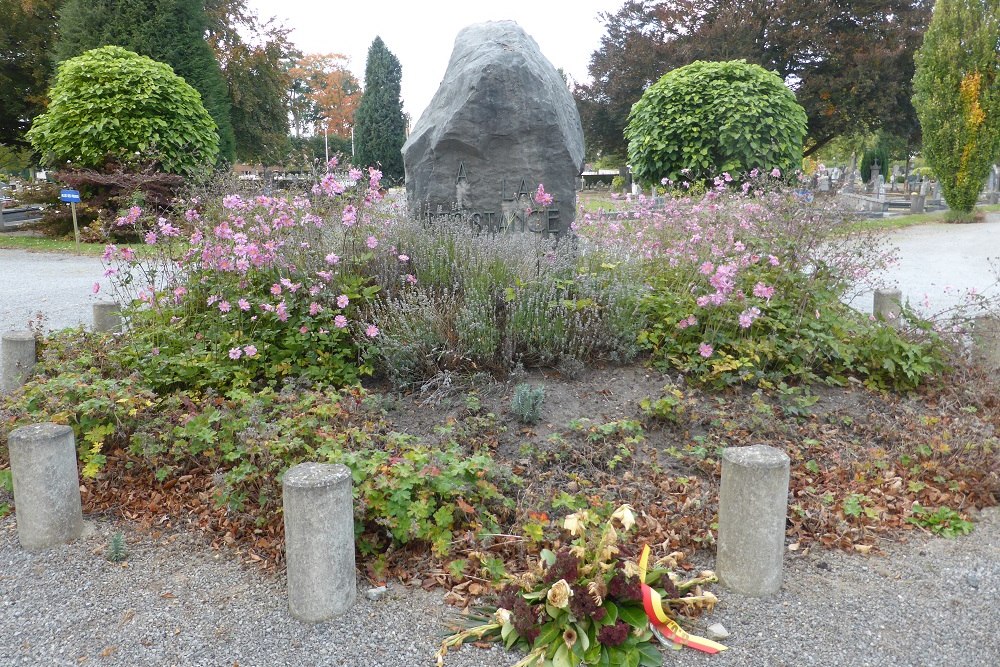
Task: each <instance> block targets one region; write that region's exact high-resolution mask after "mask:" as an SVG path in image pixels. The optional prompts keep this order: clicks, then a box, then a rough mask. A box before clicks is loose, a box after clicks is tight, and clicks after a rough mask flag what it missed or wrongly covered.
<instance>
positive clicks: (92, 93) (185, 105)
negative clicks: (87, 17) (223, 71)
mask: <svg viewBox="0 0 1000 667" xmlns="http://www.w3.org/2000/svg"><path fill="white" fill-rule="evenodd" d="M50 96H51V102H50V103H49V107H48V110H47V111H46V112H45V113H44V114H42V115H41V116H39V117H38V118H36V119H35V122H34V125H33V126H32V128H31V130H30V131H29V132H28V135H27V136H28V138H29V139H30V140H31V143H32V145H33V146H34V147H35V149H36V150H37V151H39V152H40V153H42V155H43V161H44V162H45V163H46V164H50V165H60V164H63V163H66V162H72V163H73V164H74V165H75V166H77V167H91V168H101V167H104V166H105V164H106V163H107V161H108V160H112V161H116V162H119V163H121V164H124V165H136V164H140V163H143V164H144V163H148V162H150V161H156V162H158V163H159V164H160V166H161V167H162V169H163V170H164V171H167V172H170V173H175V174H184V175H192V174H196V173H198V172H201V171H203V170H205V169H206V168H207V167H208V166H210V165H211V164H212V163H213V162H214V161H215V157H216V155H217V153H218V144H217V138H216V135H215V125H214V123H213V122H212V119H211V117H210V116H209V115H208V113H207V112H206V111H205V108H204V107H203V106H202V104H201V101H200V99H199V96H198V93H197V91H195V90H194V89H193V88H192V87H191V86H189V85H188V84H187V83H185V82H184V80H183V79H181V78H180V77H178V76H177V75H176V74H174V73H173V71H171V69H170V67H169V66H167V65H164V64H163V63H158V62H155V61H153V60H150V59H149V58H147V57H145V56H140V55H138V54H135V53H133V52H131V51H126V50H125V49H123V48H121V47H117V46H106V47H103V48H100V49H94V50H93V51H88V52H87V53H84V54H83V55H81V56H78V57H76V58H71V59H70V60H67V61H65V62H63V63H62V64H60V66H59V73H58V74H57V75H56V80H55V83H54V84H53V87H52V90H51V91H50Z"/></svg>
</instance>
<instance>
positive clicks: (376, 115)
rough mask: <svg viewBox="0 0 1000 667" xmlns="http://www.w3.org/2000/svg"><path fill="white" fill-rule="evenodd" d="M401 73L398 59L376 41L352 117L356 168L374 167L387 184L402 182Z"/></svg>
mask: <svg viewBox="0 0 1000 667" xmlns="http://www.w3.org/2000/svg"><path fill="white" fill-rule="evenodd" d="M402 76H403V70H402V67H401V66H400V64H399V59H398V58H397V57H396V56H395V55H393V53H392V52H391V51H389V49H388V48H386V46H385V42H383V41H382V38H381V37H376V38H375V41H373V42H372V44H371V46H370V47H368V60H367V62H366V64H365V92H364V94H362V96H361V102H360V103H359V105H358V110H357V112H356V113H355V116H354V140H355V145H356V152H355V157H354V162H355V164H358V165H360V166H372V165H374V166H377V167H378V168H379V169H381V170H382V174H383V175H384V176H385V178H386V181H387V183H389V184H393V183H398V182H400V181H402V179H403V155H402V153H401V152H400V151H401V150H402V148H403V144H404V143H405V142H406V118H405V117H404V116H403V101H402V100H401V99H400V81H401V80H402Z"/></svg>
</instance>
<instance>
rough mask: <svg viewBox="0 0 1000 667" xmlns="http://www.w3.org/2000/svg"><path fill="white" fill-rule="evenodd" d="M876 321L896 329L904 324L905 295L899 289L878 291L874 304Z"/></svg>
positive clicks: (873, 312) (873, 309)
mask: <svg viewBox="0 0 1000 667" xmlns="http://www.w3.org/2000/svg"><path fill="white" fill-rule="evenodd" d="M872 314H873V315H875V319H877V320H881V321H883V322H888V323H889V324H890V325H892V326H894V327H899V326H902V324H903V293H902V292H901V291H899V290H898V289H877V290H875V298H874V300H873V303H872Z"/></svg>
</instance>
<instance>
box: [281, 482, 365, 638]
mask: <svg viewBox="0 0 1000 667" xmlns="http://www.w3.org/2000/svg"><path fill="white" fill-rule="evenodd" d="M282 491H283V494H284V500H283V505H284V515H285V559H286V562H287V566H288V611H289V613H291V615H292V616H293V617H295V618H297V619H299V620H300V621H306V622H308V623H317V622H320V621H326V620H329V619H331V618H333V617H334V616H337V615H338V614H343V613H344V612H346V611H348V610H349V609H350V608H351V606H352V605H353V604H354V601H355V599H356V598H357V578H356V573H355V569H354V503H353V500H352V496H351V471H350V470H349V469H348V468H347V467H346V466H343V465H333V464H328V463H300V464H298V465H296V466H293V467H292V468H290V469H289V470H288V472H286V473H285V478H284V482H283V483H282Z"/></svg>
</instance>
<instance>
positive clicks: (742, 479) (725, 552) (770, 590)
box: [716, 445, 790, 597]
mask: <svg viewBox="0 0 1000 667" xmlns="http://www.w3.org/2000/svg"><path fill="white" fill-rule="evenodd" d="M789 467H790V461H789V458H788V455H787V454H785V453H784V452H782V451H780V450H777V449H775V448H773V447H768V446H767V445H753V446H751V447H729V448H727V449H725V450H724V451H723V452H722V483H721V486H720V490H719V541H718V548H717V555H716V570H717V572H718V575H719V581H720V582H721V583H722V584H723V585H724V586H726V587H727V588H729V589H731V590H733V591H736V592H737V593H741V594H743V595H749V596H754V597H766V596H769V595H772V594H774V593H776V592H777V591H778V589H779V588H781V580H782V559H783V557H784V553H785V517H786V513H787V508H788V480H789Z"/></svg>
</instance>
